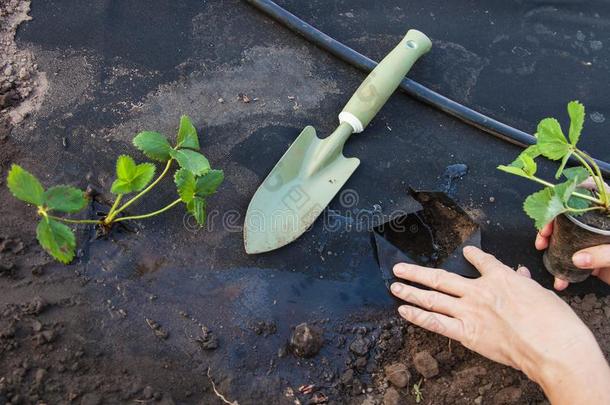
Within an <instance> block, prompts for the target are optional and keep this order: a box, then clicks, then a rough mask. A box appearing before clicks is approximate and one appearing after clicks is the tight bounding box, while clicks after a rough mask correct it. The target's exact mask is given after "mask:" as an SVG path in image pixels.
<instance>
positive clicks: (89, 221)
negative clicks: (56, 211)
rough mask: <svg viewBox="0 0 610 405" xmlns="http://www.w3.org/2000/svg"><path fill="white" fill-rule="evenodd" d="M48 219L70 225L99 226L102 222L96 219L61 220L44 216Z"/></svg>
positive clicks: (51, 216) (52, 216)
mask: <svg viewBox="0 0 610 405" xmlns="http://www.w3.org/2000/svg"><path fill="white" fill-rule="evenodd" d="M46 216H47V217H48V218H51V219H55V220H57V221H62V222H68V223H71V224H101V223H102V221H100V220H96V219H70V218H61V217H56V216H54V215H48V214H47V215H46Z"/></svg>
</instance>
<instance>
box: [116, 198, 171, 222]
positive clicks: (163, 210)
mask: <svg viewBox="0 0 610 405" xmlns="http://www.w3.org/2000/svg"><path fill="white" fill-rule="evenodd" d="M181 202H182V199H180V198H178V199H177V200H176V201H174V202H172V203H171V204H169V205H167V206H165V207H163V208H161V209H160V210H157V211H153V212H149V213H148V214H142V215H132V216H130V217H121V218H118V219H115V220H114V221H113V222H121V221H127V220H130V219H144V218H150V217H153V216H155V215H158V214H161V213H162V212H165V211H167V210H169V209H170V208H172V207H174V206H175V205H177V204H180V203H181Z"/></svg>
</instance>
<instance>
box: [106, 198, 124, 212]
mask: <svg viewBox="0 0 610 405" xmlns="http://www.w3.org/2000/svg"><path fill="white" fill-rule="evenodd" d="M122 198H123V194H119V195H118V196H117V198H116V200H114V204H112V207H110V211H108V214H106V216H107V217H109V216H111V215H112V214H113V213H114V210H116V207H118V206H119V203H120V202H121V199H122Z"/></svg>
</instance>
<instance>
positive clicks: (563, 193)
mask: <svg viewBox="0 0 610 405" xmlns="http://www.w3.org/2000/svg"><path fill="white" fill-rule="evenodd" d="M576 186H578V183H576V179H574V178H572V179H569V180H568V181H566V182H564V183H561V184H556V185H555V187H554V188H553V192H554V194H555V195H556V196H557V197H559V199H560V200H561V202H563V203H564V205H565V204H567V203H568V201H569V200H570V197H571V196H572V193H573V192H574V191H576Z"/></svg>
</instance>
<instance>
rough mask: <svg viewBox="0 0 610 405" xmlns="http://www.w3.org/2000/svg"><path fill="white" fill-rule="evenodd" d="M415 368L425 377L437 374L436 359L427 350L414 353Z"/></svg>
mask: <svg viewBox="0 0 610 405" xmlns="http://www.w3.org/2000/svg"><path fill="white" fill-rule="evenodd" d="M413 364H414V365H415V369H416V370H417V371H418V372H419V373H420V374H421V375H422V376H424V377H425V378H432V377H436V376H437V375H438V372H439V370H438V361H436V359H435V358H434V357H432V355H431V354H430V352H428V351H422V352H419V353H416V354H415V356H413Z"/></svg>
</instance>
